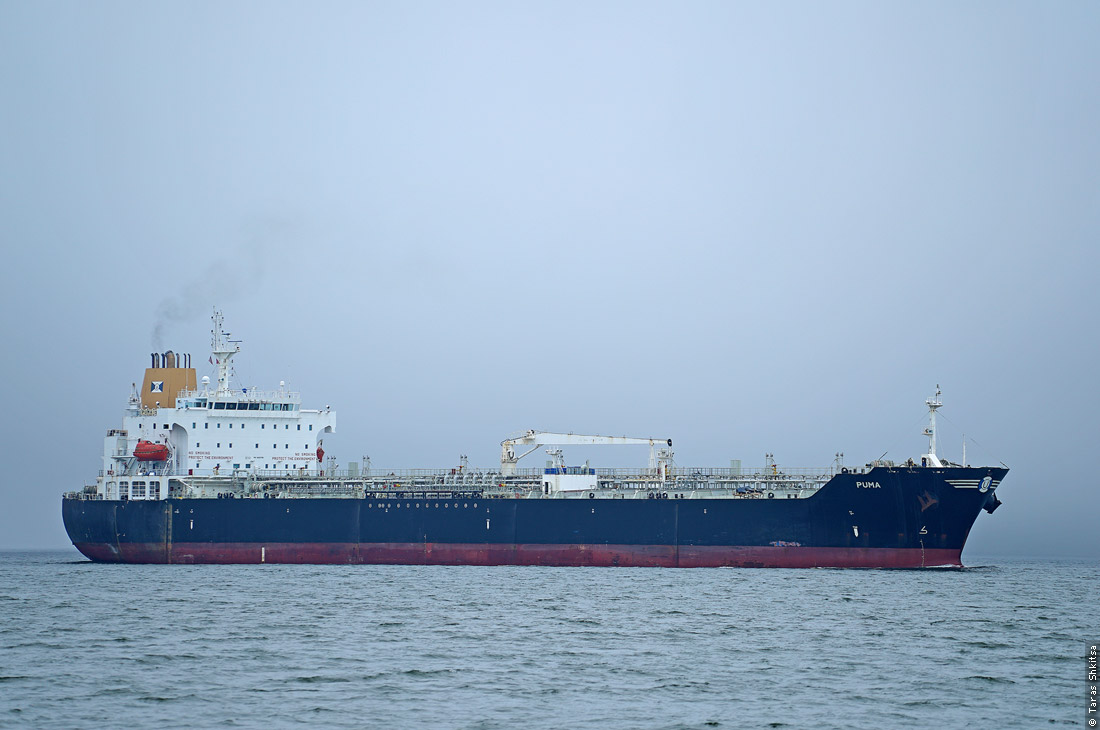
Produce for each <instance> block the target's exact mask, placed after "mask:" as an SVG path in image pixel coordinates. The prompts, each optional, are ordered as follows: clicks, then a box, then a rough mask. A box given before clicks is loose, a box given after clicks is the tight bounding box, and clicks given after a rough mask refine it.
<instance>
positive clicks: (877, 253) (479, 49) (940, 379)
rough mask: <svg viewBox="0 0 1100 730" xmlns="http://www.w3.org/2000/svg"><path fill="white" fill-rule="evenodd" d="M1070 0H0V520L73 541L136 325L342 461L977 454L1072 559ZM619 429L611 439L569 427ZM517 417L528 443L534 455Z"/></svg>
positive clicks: (1085, 496)
mask: <svg viewBox="0 0 1100 730" xmlns="http://www.w3.org/2000/svg"><path fill="white" fill-rule="evenodd" d="M1098 33H1100V6H1097V5H1096V4H1095V3H1087V2H1065V3H1050V4H1046V3H970V4H966V5H953V4H917V3H913V4H900V3H891V4H875V3H829V4H823V5H816V4H811V3H767V4H755V3H752V4H750V3H727V2H716V3H702V2H696V3H687V4H681V3H652V4H651V3H638V2H630V3H598V4H589V3H473V2H467V3H434V2H425V3H324V4H320V5H310V4H285V3H230V4H222V3H191V4H143V3H75V2H73V3H64V2H62V3H17V2H8V3H3V4H0V88H2V89H3V92H4V93H3V100H2V102H0V170H3V174H2V175H0V236H2V242H3V252H4V265H3V266H2V267H0V283H2V287H0V296H2V297H3V308H2V325H0V326H2V331H0V332H2V336H3V342H4V343H5V348H4V349H5V356H4V358H3V360H2V376H3V383H4V387H3V393H4V399H5V406H6V407H5V412H6V414H7V415H6V418H4V419H3V422H2V426H0V428H2V439H0V443H2V444H3V446H2V455H3V459H4V464H5V466H6V468H5V469H4V470H3V472H2V474H3V476H2V478H0V547H2V548H37V547H63V546H65V545H68V544H69V542H68V539H67V537H66V535H65V531H64V527H63V525H62V523H61V510H60V502H61V494H62V493H63V492H64V491H67V490H71V489H77V488H79V487H80V486H81V485H82V484H85V483H91V482H93V481H94V478H95V475H96V473H97V470H98V469H99V468H100V463H101V462H100V453H101V449H102V436H103V434H104V433H105V430H106V429H108V428H112V427H118V425H119V424H120V422H121V416H122V409H123V407H124V406H125V402H126V397H127V395H128V394H129V391H130V384H131V383H132V382H139V383H140V382H141V377H142V373H143V369H144V368H145V367H146V366H147V364H148V362H149V356H148V354H149V353H150V352H151V351H153V350H154V349H158V350H163V349H168V348H171V349H173V350H175V351H177V352H181V351H182V352H189V353H191V354H192V355H193V360H194V363H195V364H196V365H198V368H199V372H198V375H199V377H200V378H201V377H202V375H204V374H207V375H211V376H213V372H212V371H213V369H212V368H210V367H209V366H208V365H207V364H206V363H207V359H206V357H207V354H208V349H209V319H208V318H209V314H210V311H211V309H212V308H213V307H215V306H217V307H219V308H221V309H223V310H224V312H225V316H226V326H227V329H229V330H230V331H231V332H233V334H234V336H235V337H239V338H240V339H243V344H242V353H241V354H240V355H239V356H238V357H237V358H236V360H235V362H236V374H237V382H238V383H239V384H242V385H245V386H257V387H269V388H270V387H273V386H275V385H277V384H278V382H279V381H280V380H285V381H287V383H288V385H289V386H290V387H291V388H293V389H294V390H300V391H301V392H302V397H303V405H304V407H323V406H325V405H331V406H332V408H333V409H334V410H335V411H337V412H338V414H339V416H338V418H339V420H338V428H337V432H336V433H335V434H333V435H332V436H330V437H328V438H326V439H325V451H326V452H327V453H329V454H331V455H334V456H335V457H336V458H337V460H338V461H339V462H340V463H341V464H344V463H347V462H350V461H358V460H359V459H360V458H361V457H363V456H364V455H369V456H370V457H371V459H372V462H373V464H374V465H376V466H378V467H395V468H397V467H401V468H413V467H445V466H452V465H454V464H455V463H457V461H458V458H459V455H460V454H468V455H469V457H470V461H471V463H472V464H479V465H484V466H492V465H494V464H496V463H499V462H498V459H499V452H500V449H499V444H500V441H501V440H502V439H504V438H506V437H507V436H509V435H511V434H512V433H514V432H515V431H517V430H524V429H527V428H536V429H541V430H562V431H574V432H578V433H599V434H614V435H630V436H657V437H661V438H672V439H673V440H674V443H675V451H676V462H677V464H679V465H681V466H728V465H729V460H730V459H741V460H742V461H743V463H744V464H745V465H746V466H759V465H762V464H763V462H764V454H765V453H766V452H768V453H774V454H775V455H776V459H777V461H778V462H779V464H780V466H799V467H805V466H827V465H829V464H830V463H832V461H833V458H834V454H835V453H836V452H838V451H842V452H844V454H845V461H846V463H848V464H853V465H855V464H863V463H865V462H867V461H869V460H871V459H874V458H878V457H879V456H880V455H881V454H883V453H884V452H886V458H891V459H895V460H904V459H905V458H908V457H910V456H916V455H918V454H920V453H922V452H923V451H924V450H925V449H926V447H927V440H926V439H924V438H922V437H921V435H920V431H921V428H922V427H923V426H924V424H925V422H926V419H927V411H926V409H925V407H924V399H925V398H927V397H928V396H930V395H932V393H933V392H934V391H935V388H936V385H937V384H939V385H940V386H941V387H942V389H943V391H944V395H943V400H944V403H945V405H944V407H943V409H942V410H941V414H942V416H943V418H942V419H941V426H942V431H941V437H940V444H941V455H945V456H946V457H947V458H950V459H952V460H955V461H958V460H959V459H960V458H961V450H962V443H963V434H964V433H965V434H966V436H967V437H968V438H969V439H971V440H970V441H969V442H968V445H967V458H968V460H969V462H970V463H972V464H990V465H994V464H997V463H999V462H1004V463H1005V464H1007V465H1008V466H1009V467H1010V468H1011V471H1010V472H1009V475H1008V477H1007V478H1006V480H1005V481H1004V483H1003V485H1002V486H1001V488H1000V489H999V490H998V494H999V496H1000V497H1001V499H1002V500H1003V501H1004V506H1003V507H1002V508H1001V509H1000V510H998V512H997V513H996V514H995V515H985V514H983V515H981V516H980V517H979V519H978V522H977V524H976V525H975V528H974V530H973V533H972V536H971V539H970V541H969V543H968V546H967V551H966V553H965V555H964V557H965V556H968V555H972V554H1026V555H1086V556H1095V555H1097V554H1100V538H1098V537H1097V533H1096V514H1097V507H1098V505H1100V499H1098V497H1097V484H1096V482H1097V479H1096V477H1095V472H1096V467H1095V466H1094V465H1093V464H1092V463H1091V461H1090V459H1091V457H1092V456H1093V455H1094V453H1095V449H1094V444H1095V442H1096V439H1097V437H1098V436H1100V429H1098V427H1097V412H1098V406H1100V389H1098V386H1097V381H1096V376H1095V369H1096V361H1097V355H1098V349H1100V348H1098V339H1100V338H1098V327H1097V312H1098V311H1100V297H1098V295H1097V289H1096V286H1095V278H1096V276H1097V269H1098V265H1100V253H1098V248H1100V172H1098V171H1100V135H1097V130H1098V129H1100V95H1098V93H1097V89H1100V46H1098V45H1097V43H1096V38H1097V36H1098ZM566 456H567V459H568V460H569V462H570V463H579V462H580V461H583V460H584V459H591V460H592V462H593V463H594V464H600V465H617V466H631V465H643V464H644V463H645V461H646V458H647V453H646V451H645V450H644V449H642V450H633V449H629V448H626V449H621V450H615V449H610V450H609V449H606V448H605V449H590V450H584V449H567V451H566ZM544 458H545V456H544V455H543V454H541V453H536V454H532V455H531V456H529V457H528V458H527V460H526V461H525V462H523V463H524V464H525V465H528V466H540V465H541V464H542V461H543V460H544Z"/></svg>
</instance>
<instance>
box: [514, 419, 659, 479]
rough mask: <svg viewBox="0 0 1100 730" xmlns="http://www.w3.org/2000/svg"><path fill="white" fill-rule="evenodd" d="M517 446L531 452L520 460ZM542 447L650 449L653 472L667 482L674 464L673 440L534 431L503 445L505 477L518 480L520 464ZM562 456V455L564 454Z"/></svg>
mask: <svg viewBox="0 0 1100 730" xmlns="http://www.w3.org/2000/svg"><path fill="white" fill-rule="evenodd" d="M658 444H661V445H662V448H661V449H657V445H658ZM665 444H667V447H665V446H664V445H665ZM517 446H530V447H531V448H530V449H528V450H527V451H525V452H523V453H522V454H520V455H519V456H517V455H516V447H517ZM540 446H648V447H649V468H650V469H653V470H655V471H656V472H659V474H660V477H661V478H662V479H664V477H665V475H666V472H667V471H668V465H669V463H670V462H671V461H672V439H658V438H630V437H628V436H588V435H585V434H579V433H550V432H548V431H534V430H530V431H528V432H527V433H525V434H524V435H522V436H517V437H516V438H510V439H507V440H505V441H501V442H500V473H501V474H502V475H504V476H514V475H515V473H516V464H517V463H519V460H520V459H522V458H523V457H525V456H527V455H528V454H530V453H531V452H533V451H535V450H536V449H538V448H539V447H540ZM558 453H559V454H560V452H558Z"/></svg>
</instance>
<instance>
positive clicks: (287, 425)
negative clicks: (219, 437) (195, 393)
mask: <svg viewBox="0 0 1100 730" xmlns="http://www.w3.org/2000/svg"><path fill="white" fill-rule="evenodd" d="M153 427H154V428H155V427H156V424H155V423H154V424H153ZM164 427H165V428H168V424H167V423H166V424H164ZM198 427H199V424H198V423H197V422H195V421H192V422H191V428H193V429H197V428H198ZM202 427H203V428H210V424H209V423H204V424H202ZM217 427H218V428H221V427H222V425H221V424H220V423H219V424H217ZM229 427H230V428H233V424H232V423H231V424H229ZM278 427H279V424H277V423H273V424H271V428H273V429H274V428H278ZM241 428H244V424H243V423H242V424H241ZM260 428H267V424H266V423H261V424H260ZM283 429H284V430H286V431H289V430H290V424H289V423H284V424H283ZM298 430H299V431H301V430H302V424H300V423H299V424H298ZM309 430H310V431H312V430H313V424H312V423H311V424H309Z"/></svg>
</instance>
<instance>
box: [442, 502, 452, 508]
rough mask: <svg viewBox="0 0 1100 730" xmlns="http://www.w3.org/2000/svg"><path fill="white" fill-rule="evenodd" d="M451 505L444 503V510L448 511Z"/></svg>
mask: <svg viewBox="0 0 1100 730" xmlns="http://www.w3.org/2000/svg"><path fill="white" fill-rule="evenodd" d="M450 506H451V505H449V504H446V503H444V505H443V509H448V508H449V507H450Z"/></svg>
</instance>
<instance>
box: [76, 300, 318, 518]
mask: <svg viewBox="0 0 1100 730" xmlns="http://www.w3.org/2000/svg"><path fill="white" fill-rule="evenodd" d="M212 319H213V322H214V326H213V329H212V331H211V334H212V340H211V352H212V354H211V357H210V362H211V363H212V364H213V365H214V366H215V367H216V368H217V383H216V385H213V386H212V385H211V383H210V379H209V378H208V377H203V379H202V382H201V384H195V383H194V370H193V369H189V368H177V367H175V365H176V364H177V362H178V361H180V360H182V359H183V356H176V355H174V354H173V353H172V352H171V351H169V352H168V353H165V354H164V355H161V354H159V353H154V355H153V367H152V368H149V370H147V371H146V377H145V383H144V384H143V386H142V393H141V394H140V395H139V394H138V392H137V388H136V387H135V388H134V391H133V392H132V393H131V395H130V400H129V403H128V404H127V407H126V411H125V413H124V415H123V418H122V428H116V429H111V430H109V431H108V432H107V436H106V438H105V440H104V447H103V470H102V472H101V473H100V477H99V479H98V480H97V491H98V493H99V495H100V496H101V498H103V499H120V498H126V499H165V498H167V497H168V496H169V493H170V491H171V492H175V491H177V489H175V488H176V487H179V486H181V485H182V484H183V483H184V482H190V481H192V480H191V479H188V477H220V476H225V477H234V478H238V479H239V478H240V477H242V476H246V475H251V476H255V477H263V476H275V475H283V476H289V475H296V474H301V473H304V472H305V471H306V470H309V471H311V472H313V473H316V470H317V469H318V467H319V463H318V462H319V460H320V455H321V452H320V451H319V445H320V443H321V439H322V437H323V436H324V434H327V433H332V432H333V430H334V429H335V426H336V414H335V413H334V412H332V411H331V409H329V408H327V407H326V408H325V409H324V410H310V409H304V408H302V406H301V395H300V394H299V393H296V392H293V391H290V390H287V389H286V387H285V384H284V383H280V384H279V388H278V389H277V390H257V389H254V388H244V387H242V388H236V389H235V388H233V387H232V385H231V384H230V372H231V371H230V361H231V359H232V357H233V356H234V355H236V354H237V353H238V352H240V345H239V344H237V343H236V342H234V341H231V340H229V339H228V338H229V333H227V332H224V331H223V329H222V315H221V313H220V312H215V313H214V316H213V317H212ZM160 366H163V367H160ZM187 381H190V384H191V385H192V386H193V387H178V384H179V383H187ZM162 403H167V404H171V405H170V406H169V407H165V406H164V405H162ZM142 441H145V442H150V443H152V444H155V445H164V446H167V449H168V454H167V458H166V459H165V460H163V461H152V460H140V459H138V458H137V457H136V456H135V453H134V452H135V450H136V449H137V448H138V444H139V442H142Z"/></svg>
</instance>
